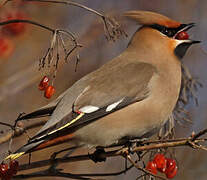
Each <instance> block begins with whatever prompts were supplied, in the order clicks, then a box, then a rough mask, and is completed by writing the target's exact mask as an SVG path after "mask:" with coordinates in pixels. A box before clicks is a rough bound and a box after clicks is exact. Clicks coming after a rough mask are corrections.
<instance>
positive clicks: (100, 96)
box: [31, 62, 156, 141]
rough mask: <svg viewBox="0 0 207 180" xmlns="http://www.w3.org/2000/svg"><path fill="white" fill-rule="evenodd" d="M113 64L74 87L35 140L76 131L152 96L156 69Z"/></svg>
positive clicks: (142, 64) (145, 64)
mask: <svg viewBox="0 0 207 180" xmlns="http://www.w3.org/2000/svg"><path fill="white" fill-rule="evenodd" d="M111 65H112V64H110V63H107V66H105V67H104V66H103V68H100V69H98V70H97V71H95V72H93V73H91V74H89V76H86V77H85V78H83V79H81V80H80V81H79V82H78V83H76V84H74V85H73V86H72V87H71V88H70V91H68V93H67V94H65V96H64V97H63V98H62V99H61V101H60V102H59V104H58V105H57V107H56V109H55V110H54V112H53V114H52V117H51V119H50V120H49V121H48V122H47V123H46V125H45V126H43V128H42V129H41V130H40V131H39V132H38V133H37V135H36V136H34V137H33V138H32V139H31V141H33V140H34V141H36V140H40V139H42V138H47V139H48V138H49V137H56V136H57V133H58V134H61V135H64V132H65V133H69V131H71V132H72V131H75V130H76V129H78V128H80V127H82V126H84V125H86V124H88V123H90V122H92V121H94V120H97V119H99V118H101V117H103V116H106V115H107V114H110V113H112V112H114V111H117V110H119V109H121V108H124V107H125V106H127V105H129V104H132V103H134V102H137V101H141V100H143V99H145V98H146V97H147V96H148V94H149V86H148V85H149V82H150V80H151V78H152V76H153V74H154V73H155V72H156V69H155V68H154V66H152V65H150V64H147V63H140V62H139V63H138V62H137V63H125V64H117V65H112V66H111ZM111 68H113V70H112V69H111Z"/></svg>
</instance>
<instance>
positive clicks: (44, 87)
mask: <svg viewBox="0 0 207 180" xmlns="http://www.w3.org/2000/svg"><path fill="white" fill-rule="evenodd" d="M49 81H50V79H49V78H48V77H47V76H44V77H43V78H42V80H41V81H40V83H39V86H38V87H39V90H40V91H45V93H44V96H45V97H46V98H48V99H49V98H51V97H52V96H53V94H54V93H55V88H54V86H52V85H49Z"/></svg>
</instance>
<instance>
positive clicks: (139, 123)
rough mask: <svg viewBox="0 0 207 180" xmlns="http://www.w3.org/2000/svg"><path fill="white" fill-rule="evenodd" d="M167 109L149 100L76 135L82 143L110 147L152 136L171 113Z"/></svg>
mask: <svg viewBox="0 0 207 180" xmlns="http://www.w3.org/2000/svg"><path fill="white" fill-rule="evenodd" d="M168 105H169V104H168ZM174 105H175V104H173V105H171V106H173V107H174ZM165 108H166V105H163V106H162V105H161V104H153V103H152V99H150V98H149V99H146V100H144V101H141V102H138V103H136V104H133V105H130V106H128V107H126V108H124V109H122V110H119V111H116V112H114V113H112V114H110V115H108V116H106V117H103V118H101V119H99V120H97V121H95V122H93V123H91V124H89V125H87V126H85V127H83V128H81V129H80V130H78V131H77V132H75V134H76V137H77V138H78V139H79V140H80V141H82V142H83V143H85V144H89V145H92V146H109V145H111V144H114V143H117V142H118V141H119V140H120V139H122V138H124V137H131V138H133V137H137V138H138V137H143V136H144V135H152V134H153V133H155V132H156V130H158V129H159V128H160V127H161V126H162V125H163V124H164V123H165V122H166V120H167V118H168V116H169V115H170V113H171V110H166V109H165ZM163 109H165V110H163Z"/></svg>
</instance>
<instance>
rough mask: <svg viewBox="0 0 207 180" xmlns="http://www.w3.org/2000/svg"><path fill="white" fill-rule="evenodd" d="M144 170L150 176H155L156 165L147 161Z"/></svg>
mask: <svg viewBox="0 0 207 180" xmlns="http://www.w3.org/2000/svg"><path fill="white" fill-rule="evenodd" d="M146 169H147V170H148V171H149V172H151V173H152V174H157V165H156V164H155V163H154V162H153V161H149V162H148V164H147V167H146Z"/></svg>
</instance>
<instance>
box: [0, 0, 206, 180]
mask: <svg viewBox="0 0 207 180" xmlns="http://www.w3.org/2000/svg"><path fill="white" fill-rule="evenodd" d="M77 2H79V3H82V4H84V5H86V6H88V7H90V8H93V9H95V10H98V11H100V12H102V13H103V14H106V15H111V16H114V17H116V19H117V20H118V21H119V22H120V23H121V24H122V26H123V28H124V30H125V31H126V32H127V34H128V38H124V37H123V38H120V39H119V40H118V41H116V42H108V41H107V40H106V38H105V36H104V31H103V24H102V21H101V19H100V18H99V17H97V16H96V15H94V14H91V13H89V12H87V11H85V10H83V9H80V8H78V7H72V6H65V5H57V4H46V3H29V4H27V5H25V4H21V5H18V6H17V5H16V4H12V3H9V4H7V5H6V7H5V8H2V9H0V19H2V17H4V15H5V14H6V13H10V12H12V11H14V9H15V11H16V10H18V11H24V13H25V15H26V16H27V18H28V19H31V20H34V21H37V22H40V23H42V24H45V25H47V26H50V27H52V28H61V29H68V30H70V31H71V32H73V33H74V34H75V35H76V37H77V39H78V42H79V43H80V44H82V45H83V48H81V49H80V51H79V52H80V63H79V64H78V68H77V71H76V72H75V64H76V60H75V58H70V61H69V62H68V63H67V64H65V63H60V67H59V70H58V73H57V77H56V80H55V82H54V86H55V88H56V93H55V95H54V96H53V97H52V98H51V99H50V100H48V99H46V98H44V96H43V93H42V92H40V91H39V90H38V84H39V82H40V80H41V78H42V77H43V76H44V75H45V73H46V72H45V71H38V64H39V59H40V58H41V57H42V56H43V55H44V53H45V52H46V51H47V49H48V47H49V45H50V40H51V37H52V36H51V33H50V32H48V31H45V30H42V29H40V28H38V27H34V26H32V25H28V26H27V28H26V30H25V33H24V34H23V35H21V36H18V37H12V42H13V52H12V53H11V55H10V56H8V57H0V121H1V122H7V123H11V124H12V123H13V122H14V120H15V119H16V118H17V116H18V115H19V113H20V112H26V113H28V112H31V111H33V110H34V109H37V108H39V107H41V106H43V105H46V104H47V103H49V102H50V101H51V100H54V99H55V98H56V97H57V96H58V95H60V94H61V92H63V91H64V90H66V89H67V88H68V87H70V86H71V85H72V84H73V83H74V82H75V81H76V80H78V79H80V78H81V77H82V76H84V75H85V74H87V73H89V72H91V71H93V70H95V69H97V68H98V67H100V66H101V65H102V64H104V63H106V62H107V61H108V60H110V59H111V58H113V57H115V56H117V55H118V54H120V53H121V52H122V51H123V50H124V49H125V48H126V46H127V43H128V42H129V40H130V37H131V36H132V34H133V32H134V31H135V30H136V29H137V28H138V26H137V25H136V23H133V22H130V21H127V20H126V19H124V18H122V17H121V14H122V13H123V12H124V11H126V10H148V11H155V12H158V13H161V14H164V15H167V16H169V17H170V18H173V19H175V20H178V21H180V22H183V23H191V22H195V23H196V27H195V28H193V29H192V30H191V33H190V34H192V35H191V38H193V39H196V40H202V44H201V45H196V46H193V47H191V48H190V49H189V50H188V52H187V54H186V56H185V58H184V59H183V62H184V64H185V65H186V66H187V67H188V68H189V69H190V72H191V73H192V75H193V76H194V77H198V78H199V79H200V81H201V82H202V83H203V85H204V87H203V88H202V89H199V91H198V93H197V95H198V97H199V106H198V107H196V106H195V104H194V103H192V104H190V105H189V106H188V110H189V111H190V113H191V115H192V120H193V124H185V126H179V125H177V124H176V137H187V136H189V135H190V134H191V132H192V131H195V132H197V131H199V130H201V129H203V128H205V127H207V121H206V120H207V113H206V109H207V95H206V90H207V89H206V84H207V80H206V76H207V71H206V67H207V61H206V59H207V41H206V39H207V33H206V29H207V23H206V18H207V11H206V8H207V1H197V0H174V1H166V0H156V1H154V0H147V1H146V0H127V1H121V0H113V1H111V0H105V1H102V0H95V1H94V0H93V1H92V0H88V1H82V0H79V1H77ZM0 36H1V35H0ZM0 38H1V37H0ZM205 51H206V52H205ZM73 55H75V53H74V54H73ZM61 61H62V62H63V59H61ZM32 121H36V120H35V119H34V120H32ZM7 129H8V130H9V128H7V127H5V126H0V131H4V132H6V131H7ZM37 130H38V128H37V129H35V130H31V131H29V132H28V133H29V135H30V136H32V135H34V133H35V132H36V131H37ZM2 135H3V134H2ZM2 135H1V136H2ZM27 140H28V139H27V136H26V135H22V136H21V137H19V138H15V139H14V141H13V143H12V150H13V151H14V150H15V149H17V148H18V147H20V146H22V145H23V144H24V143H25V142H26V141H27ZM63 147H65V145H61V146H58V147H53V148H49V149H46V150H43V151H40V152H35V153H33V154H32V161H33V160H40V159H45V158H46V157H49V156H48V155H50V154H51V153H52V152H54V151H57V150H58V149H61V148H63ZM6 150H8V143H4V144H3V145H1V147H0V158H3V157H4V156H5V155H6ZM175 150H176V157H177V160H178V161H179V171H178V174H177V176H176V177H175V179H188V180H195V179H200V180H206V179H207V173H206V164H207V156H206V152H203V151H201V150H200V151H198V150H193V149H190V148H188V147H186V148H184V147H180V148H176V149H175ZM81 151H82V150H81ZM84 152H87V151H84ZM19 161H20V162H22V163H23V162H24V163H25V162H28V156H27V155H26V156H24V157H23V158H20V159H19ZM124 165H125V161H124V159H123V158H110V159H107V161H106V162H105V163H98V164H95V163H93V162H92V161H85V162H80V163H71V164H61V165H59V166H58V167H60V168H64V169H65V172H71V173H93V172H94V173H99V172H100V173H101V172H116V171H118V170H120V169H123V168H124V167H125V166H124ZM137 176H138V172H137V170H136V169H132V170H130V171H129V172H127V174H124V175H121V176H115V177H107V178H106V179H136V177H137ZM36 179H38V178H36ZM39 179H43V178H39ZM44 179H51V178H44ZM53 179H61V178H53Z"/></svg>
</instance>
